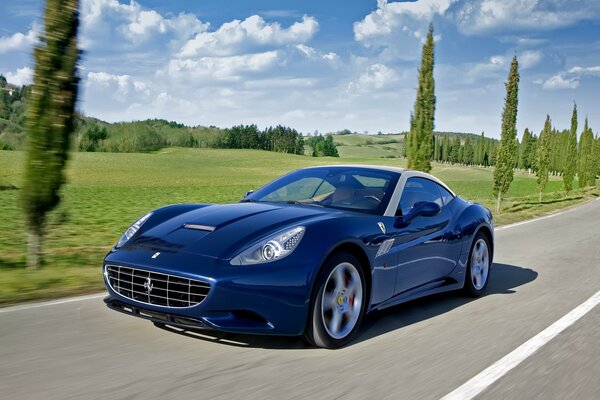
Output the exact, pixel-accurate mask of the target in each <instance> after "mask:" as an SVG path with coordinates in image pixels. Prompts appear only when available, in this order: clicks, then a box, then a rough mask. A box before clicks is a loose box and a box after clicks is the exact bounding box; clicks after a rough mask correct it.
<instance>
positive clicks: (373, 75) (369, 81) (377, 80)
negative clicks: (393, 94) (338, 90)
mask: <svg viewBox="0 0 600 400" xmlns="http://www.w3.org/2000/svg"><path fill="white" fill-rule="evenodd" d="M398 79H399V76H398V74H397V73H396V72H395V71H394V70H393V69H391V68H389V67H387V66H386V65H383V64H372V65H370V66H369V67H368V68H367V70H366V71H365V72H363V73H362V74H360V75H359V76H358V79H356V80H355V81H352V82H350V83H349V84H348V92H350V93H357V92H359V93H361V92H362V93H364V92H370V91H378V90H381V89H385V88H386V87H387V86H388V85H390V84H392V83H395V82H397V81H398Z"/></svg>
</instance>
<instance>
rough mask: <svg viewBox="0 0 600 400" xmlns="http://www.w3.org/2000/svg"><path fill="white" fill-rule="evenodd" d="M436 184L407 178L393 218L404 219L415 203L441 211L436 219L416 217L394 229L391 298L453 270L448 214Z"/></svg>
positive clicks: (454, 256)
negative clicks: (393, 265) (392, 295)
mask: <svg viewBox="0 0 600 400" xmlns="http://www.w3.org/2000/svg"><path fill="white" fill-rule="evenodd" d="M438 186H439V185H438V184H437V183H435V182H433V181H431V180H429V179H426V178H422V177H411V178H408V179H407V181H406V184H405V185H404V189H403V191H402V195H401V197H400V202H399V205H398V210H397V213H396V215H397V216H402V215H407V213H408V212H409V211H410V210H411V208H412V207H414V205H415V204H416V203H418V202H422V201H427V202H435V203H437V204H438V205H440V207H441V209H440V212H439V213H438V214H437V215H434V216H430V217H425V216H417V217H415V218H414V219H412V220H411V221H409V222H408V223H405V224H400V225H398V224H397V226H396V228H395V232H394V236H395V238H396V240H395V244H394V251H395V252H397V263H398V264H397V268H396V284H395V291H394V295H398V294H401V293H403V292H407V291H409V290H411V289H414V288H417V287H420V286H422V285H425V284H428V283H431V282H434V281H436V280H440V279H442V278H443V277H444V276H446V275H448V274H449V273H450V272H451V271H452V270H453V269H454V267H455V266H456V260H457V259H458V257H457V256H456V255H454V254H453V251H455V250H454V249H453V247H452V245H451V244H449V243H448V240H447V238H448V235H449V234H450V233H449V232H448V230H449V224H450V220H451V215H450V214H451V213H450V211H449V209H448V208H447V207H444V205H445V204H444V200H443V199H442V195H441V193H440V190H439V189H438Z"/></svg>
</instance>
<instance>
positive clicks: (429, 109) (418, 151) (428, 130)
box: [408, 24, 435, 172]
mask: <svg viewBox="0 0 600 400" xmlns="http://www.w3.org/2000/svg"><path fill="white" fill-rule="evenodd" d="M434 46H435V44H434V41H433V25H431V24H430V25H429V33H428V34H427V39H426V40H425V44H424V45H423V53H422V55H421V68H420V69H419V85H418V89H417V99H416V100H415V108H414V112H413V114H412V117H411V123H410V133H409V143H408V144H409V148H408V168H412V169H416V170H419V171H424V172H429V171H431V162H430V160H431V156H432V153H433V121H434V114H435V82H434V80H433V64H434Z"/></svg>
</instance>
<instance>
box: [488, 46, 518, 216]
mask: <svg viewBox="0 0 600 400" xmlns="http://www.w3.org/2000/svg"><path fill="white" fill-rule="evenodd" d="M505 86H506V98H505V100H504V110H503V111H502V133H501V138H500V147H499V148H498V153H497V155H496V169H495V170H494V196H496V198H497V203H496V212H500V205H501V204H502V196H503V195H504V194H505V193H506V192H507V191H508V188H509V187H510V184H511V182H512V180H513V166H514V164H515V158H516V157H515V156H516V151H517V141H516V138H517V107H518V103H519V63H518V62H517V57H516V56H515V57H513V60H512V63H511V65H510V72H509V73H508V81H507V82H506V84H505Z"/></svg>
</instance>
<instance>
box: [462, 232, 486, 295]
mask: <svg viewBox="0 0 600 400" xmlns="http://www.w3.org/2000/svg"><path fill="white" fill-rule="evenodd" d="M491 272H492V250H491V246H490V240H489V239H488V237H487V235H486V234H484V233H482V232H477V234H476V235H475V238H474V239H473V243H472V244H471V250H470V252H469V262H468V263H467V273H466V274H465V285H464V291H465V292H466V294H468V295H469V296H472V297H479V296H481V295H482V294H483V292H485V289H486V288H487V285H488V283H489V281H490V274H491Z"/></svg>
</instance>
